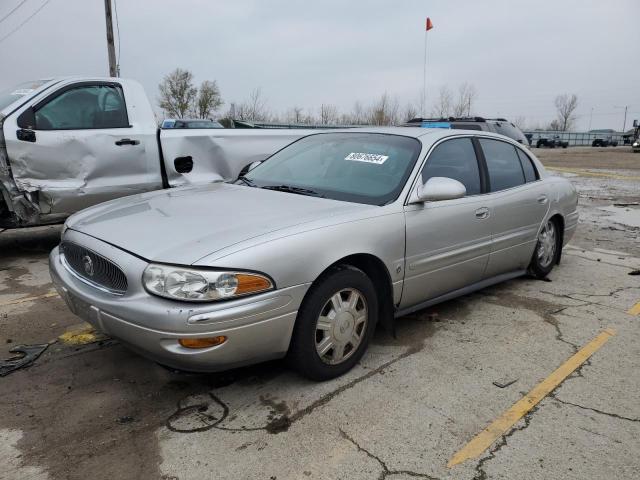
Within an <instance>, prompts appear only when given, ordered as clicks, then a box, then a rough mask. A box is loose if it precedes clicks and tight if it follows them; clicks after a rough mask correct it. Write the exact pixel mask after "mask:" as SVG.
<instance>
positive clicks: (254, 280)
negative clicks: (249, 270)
mask: <svg viewBox="0 0 640 480" xmlns="http://www.w3.org/2000/svg"><path fill="white" fill-rule="evenodd" d="M236 278H237V279H238V286H237V287H236V295H244V294H246V293H257V292H262V291H264V290H269V289H270V288H271V282H270V281H269V280H267V279H266V278H265V277H259V276H258V275H246V274H244V273H237V274H236Z"/></svg>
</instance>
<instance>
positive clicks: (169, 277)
mask: <svg viewBox="0 0 640 480" xmlns="http://www.w3.org/2000/svg"><path fill="white" fill-rule="evenodd" d="M142 283H143V284H144V287H145V288H146V289H147V291H148V292H149V293H152V294H154V295H160V296H161V297H166V298H171V299H174V300H184V301H187V302H211V301H215V300H225V299H229V298H235V297H242V296H245V295H252V294H254V293H261V292H266V291H267V290H272V289H273V288H274V285H273V282H271V280H270V279H269V278H267V277H266V276H265V275H260V274H258V273H249V272H233V271H216V270H205V269H196V268H188V267H176V266H172V265H159V264H154V263H152V264H151V265H149V266H148V267H147V268H146V269H145V270H144V274H143V275H142Z"/></svg>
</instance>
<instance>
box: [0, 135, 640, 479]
mask: <svg viewBox="0 0 640 480" xmlns="http://www.w3.org/2000/svg"><path fill="white" fill-rule="evenodd" d="M534 153H536V154H537V155H539V157H540V158H541V160H542V161H543V163H545V164H546V165H547V166H548V167H550V168H554V169H556V170H557V172H558V173H560V174H562V175H566V176H568V177H570V178H571V180H572V181H573V182H574V183H575V185H576V187H577V188H578V191H579V193H580V204H579V205H580V213H581V221H580V225H579V229H578V232H577V234H576V237H575V238H574V240H573V242H572V243H571V244H570V246H569V247H568V248H567V249H565V251H564V256H563V259H562V263H561V265H560V266H559V267H557V268H555V269H554V270H553V272H552V273H551V275H550V277H549V281H547V282H544V281H537V280H533V279H530V278H520V279H516V280H512V281H509V282H507V283H504V284H501V285H498V286H495V287H491V288H488V289H485V290H483V291H480V292H477V293H475V294H472V295H469V296H466V297H463V298H460V299H457V300H454V301H450V302H447V303H444V304H441V305H438V306H435V307H433V308H430V309H428V310H425V311H421V312H417V313H416V314H412V315H410V316H407V317H404V318H401V319H399V320H398V322H397V336H396V338H393V337H392V336H390V335H389V334H387V333H385V332H383V331H380V332H378V333H377V334H376V337H375V339H374V342H373V345H372V346H371V347H370V349H369V351H368V353H367V354H366V355H365V357H364V358H363V360H362V361H361V363H360V364H359V365H358V366H357V367H356V368H355V369H354V370H353V371H351V372H350V373H349V374H347V375H345V376H344V377H341V378H339V379H336V380H333V381H330V382H326V383H311V382H309V381H307V380H304V379H302V378H301V377H299V376H297V375H296V374H294V373H293V372H291V371H289V370H287V368H286V367H285V366H284V364H283V363H282V362H271V363H266V364H262V365H257V366H253V367H249V368H245V369H241V370H236V371H231V372H225V373H220V374H214V375H213V374H212V375H187V374H180V373H176V372H171V371H168V370H166V369H163V368H162V367H159V366H157V365H155V364H153V363H151V362H149V361H147V360H145V359H143V358H141V357H139V356H137V355H136V354H134V353H131V352H130V351H129V350H127V349H125V348H124V347H122V346H121V345H119V344H118V343H117V342H115V341H113V340H110V339H108V338H105V337H102V336H100V335H97V334H96V333H94V332H91V331H87V330H86V325H82V324H80V321H79V319H77V318H76V317H74V316H73V315H72V314H71V313H70V312H69V311H68V310H67V307H66V306H65V305H64V302H63V301H62V300H61V299H60V298H59V297H58V296H57V295H56V294H55V292H54V290H53V287H52V285H51V283H50V279H49V275H48V268H47V255H48V253H49V251H50V250H51V248H53V247H54V246H55V245H56V244H57V241H58V238H59V234H60V229H59V227H42V228H37V229H29V230H21V231H4V232H2V233H0V358H8V357H10V356H11V354H10V353H9V350H10V349H11V348H13V347H15V346H17V345H22V344H27V345H31V344H47V343H48V344H49V346H48V348H47V349H46V350H45V351H44V353H43V354H42V355H41V356H40V357H39V358H38V359H37V360H36V361H35V362H34V363H33V364H32V365H31V366H29V367H27V368H23V369H20V370H18V371H15V372H13V373H11V374H9V375H7V376H4V377H0V392H1V398H2V402H0V479H38V480H40V479H56V480H57V479H87V478H91V479H114V478H118V479H121V478H122V479H124V478H136V479H164V480H169V479H172V480H177V479H179V480H188V479H202V478H220V479H227V478H230V479H231V478H232V479H244V478H251V479H254V478H255V479H280V480H281V479H307V478H309V479H314V478H315V479H376V478H377V479H383V478H388V479H403V478H404V479H408V478H427V479H432V478H438V479H449V478H450V479H487V478H496V479H498V478H503V479H513V478H526V479H536V478H540V479H542V478H545V479H546V478H563V479H574V478H575V479H585V478H589V479H612V478H616V479H634V478H638V477H639V476H640V473H639V472H640V454H639V453H640V373H639V372H640V330H639V329H638V321H639V320H640V275H638V272H639V271H640V204H639V203H640V187H639V185H640V154H636V155H634V154H632V153H630V149H629V148H628V147H626V148H623V147H618V148H593V149H592V148H570V149H566V150H559V149H554V150H540V149H534ZM603 332H604V333H603ZM65 333H66V334H65ZM61 336H62V339H61V338H59V337H61ZM596 338H600V339H601V340H600V342H597V345H596V346H595V347H594V348H595V349H594V350H593V355H592V356H591V357H590V358H588V359H586V361H584V359H582V360H583V361H580V362H577V361H575V362H574V363H573V364H570V367H572V368H570V370H571V371H570V372H569V374H568V376H567V377H566V379H564V380H562V379H561V380H560V382H561V383H560V384H559V385H558V386H557V387H556V388H551V391H550V393H549V394H548V395H544V396H543V398H542V399H541V400H540V402H539V403H537V404H535V405H534V406H533V408H527V409H520V410H519V413H518V414H517V415H515V416H514V417H513V418H512V419H511V420H513V422H515V423H513V422H511V423H513V426H509V427H507V428H506V430H505V431H504V432H498V434H496V441H495V442H490V441H484V443H483V440H482V438H481V439H480V440H479V441H478V442H476V443H473V445H474V446H475V449H471V453H470V454H469V455H468V458H466V457H465V455H464V452H467V453H468V452H469V451H470V450H469V449H466V447H465V446H466V445H468V444H469V442H471V441H472V440H473V439H474V437H476V435H478V434H480V433H481V432H482V431H483V429H485V427H487V426H488V425H490V424H492V422H494V421H496V422H498V423H500V422H501V421H502V420H504V417H502V416H503V414H504V413H505V412H507V411H508V410H509V409H510V408H511V407H512V406H513V405H514V404H516V403H517V402H518V401H520V400H521V399H522V398H523V397H524V396H525V395H527V394H528V393H529V392H531V391H532V390H533V391H535V389H536V386H539V385H549V382H550V379H551V380H553V378H554V377H553V375H552V374H553V372H554V371H555V370H556V369H557V368H558V367H560V366H562V365H563V364H565V362H567V360H569V359H570V358H571V357H572V356H574V355H575V354H576V353H579V354H580V353H581V352H583V350H582V349H583V347H584V346H585V345H588V344H589V342H591V341H592V340H594V339H596ZM578 356H579V355H578ZM574 358H575V357H574ZM494 382H495V383H497V384H499V385H500V386H497V385H496V384H495V383H494ZM545 382H546V383H545ZM552 386H553V385H552ZM528 398H529V397H528ZM516 410H517V409H516ZM482 447H484V448H482ZM459 452H463V454H462V457H461V456H460V455H461V454H459ZM457 454H458V456H456V455H457ZM454 458H457V459H460V458H463V461H461V462H460V463H457V464H455V465H451V464H452V459H454Z"/></svg>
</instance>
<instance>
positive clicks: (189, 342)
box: [178, 335, 227, 348]
mask: <svg viewBox="0 0 640 480" xmlns="http://www.w3.org/2000/svg"><path fill="white" fill-rule="evenodd" d="M226 341H227V337H225V336H224V335H220V336H219V337H205V338H179V339H178V343H180V345H182V346H183V347H185V348H209V347H215V346H216V345H222V344H223V343H224V342H226Z"/></svg>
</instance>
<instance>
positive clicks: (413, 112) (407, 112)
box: [401, 102, 418, 122]
mask: <svg viewBox="0 0 640 480" xmlns="http://www.w3.org/2000/svg"><path fill="white" fill-rule="evenodd" d="M417 116H418V109H417V108H416V106H415V105H414V103H413V102H407V104H406V105H405V106H404V109H403V110H402V115H401V118H402V121H403V122H408V121H409V120H411V119H413V118H416V117H417Z"/></svg>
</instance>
